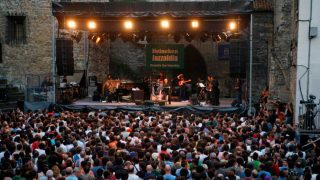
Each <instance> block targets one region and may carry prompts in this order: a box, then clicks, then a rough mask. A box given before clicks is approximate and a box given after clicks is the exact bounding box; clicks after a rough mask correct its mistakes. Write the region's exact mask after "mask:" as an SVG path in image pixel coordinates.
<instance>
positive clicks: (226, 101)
mask: <svg viewBox="0 0 320 180" xmlns="http://www.w3.org/2000/svg"><path fill="white" fill-rule="evenodd" d="M232 101H233V99H231V98H221V99H220V105H219V106H212V105H208V104H202V106H205V107H231V102H232ZM72 105H80V106H83V105H85V106H136V104H135V103H134V102H100V101H92V98H90V97H87V98H84V99H80V100H77V101H75V102H73V103H72ZM189 105H191V103H190V102H189V101H181V102H180V101H173V102H171V104H168V103H166V104H165V105H164V106H166V107H184V106H189Z"/></svg>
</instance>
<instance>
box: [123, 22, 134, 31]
mask: <svg viewBox="0 0 320 180" xmlns="http://www.w3.org/2000/svg"><path fill="white" fill-rule="evenodd" d="M123 26H124V28H125V29H126V30H131V29H132V28H133V23H132V21H129V20H127V21H125V22H124V23H123Z"/></svg>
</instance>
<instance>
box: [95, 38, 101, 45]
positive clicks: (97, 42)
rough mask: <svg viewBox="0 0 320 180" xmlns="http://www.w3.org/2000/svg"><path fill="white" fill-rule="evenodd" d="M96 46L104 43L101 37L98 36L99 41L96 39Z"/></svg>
mask: <svg viewBox="0 0 320 180" xmlns="http://www.w3.org/2000/svg"><path fill="white" fill-rule="evenodd" d="M95 42H96V44H99V42H102V38H101V37H100V36H97V39H96V41H95Z"/></svg>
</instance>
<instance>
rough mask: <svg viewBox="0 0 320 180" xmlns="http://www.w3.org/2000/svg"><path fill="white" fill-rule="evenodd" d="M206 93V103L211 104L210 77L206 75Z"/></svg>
mask: <svg viewBox="0 0 320 180" xmlns="http://www.w3.org/2000/svg"><path fill="white" fill-rule="evenodd" d="M206 92H207V97H206V99H207V103H211V104H212V103H213V102H212V76H211V75H208V77H207V81H206Z"/></svg>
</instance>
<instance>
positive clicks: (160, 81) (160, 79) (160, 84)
mask: <svg viewBox="0 0 320 180" xmlns="http://www.w3.org/2000/svg"><path fill="white" fill-rule="evenodd" d="M165 80H167V78H166V76H165V74H164V73H163V72H160V73H159V76H158V78H157V83H158V88H157V92H158V93H159V94H161V93H162V91H163V85H164V81H165Z"/></svg>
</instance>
